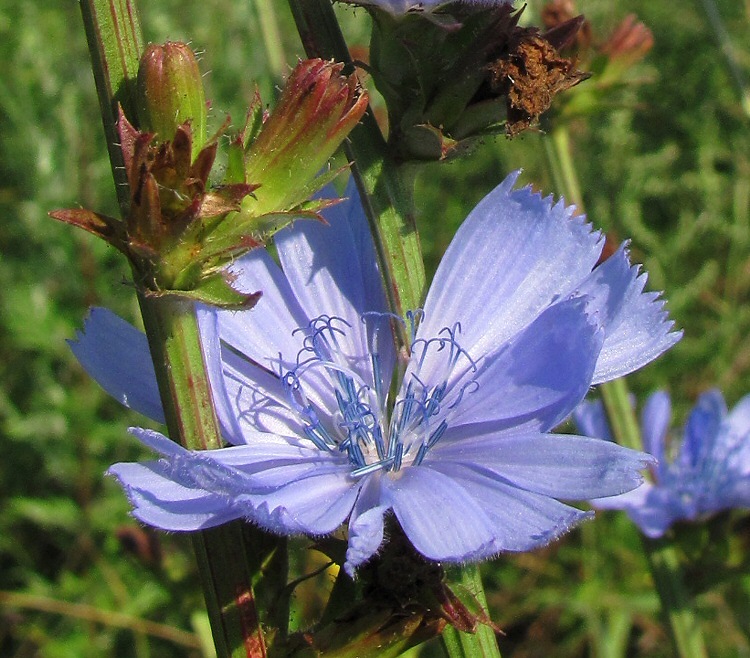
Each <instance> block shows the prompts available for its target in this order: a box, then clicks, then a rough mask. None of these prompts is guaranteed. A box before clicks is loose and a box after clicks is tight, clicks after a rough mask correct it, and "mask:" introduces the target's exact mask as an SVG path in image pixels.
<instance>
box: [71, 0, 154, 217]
mask: <svg viewBox="0 0 750 658" xmlns="http://www.w3.org/2000/svg"><path fill="white" fill-rule="evenodd" d="M81 15H82V16H83V27H84V29H85V30H86V40H87V41H88V46H89V53H90V54H91V67H92V70H93V72H94V82H95V83H96V92H97V95H98V97H99V108H100V110H101V115H102V122H103V123H104V135H105V137H106V139H107V150H108V151H109V159H110V162H111V163H112V175H113V177H114V180H115V193H116V194H117V201H118V203H119V204H120V212H121V213H122V214H123V215H126V214H127V212H128V209H129V206H130V193H129V191H128V180H127V177H126V174H125V163H124V161H123V158H122V151H121V150H120V147H119V143H120V138H119V136H118V134H117V106H118V105H120V106H122V109H123V111H124V112H125V114H126V115H128V116H129V117H135V116H136V107H137V103H136V96H135V94H136V77H137V75H138V62H139V60H140V57H141V52H142V51H143V38H142V36H141V26H140V21H139V20H138V10H137V8H136V6H135V2H134V0H81Z"/></svg>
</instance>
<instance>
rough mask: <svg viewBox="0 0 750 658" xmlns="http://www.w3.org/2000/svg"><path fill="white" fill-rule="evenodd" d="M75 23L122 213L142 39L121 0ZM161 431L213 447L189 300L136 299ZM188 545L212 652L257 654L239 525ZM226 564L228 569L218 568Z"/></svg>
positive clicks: (90, 5) (98, 4) (261, 650)
mask: <svg viewBox="0 0 750 658" xmlns="http://www.w3.org/2000/svg"><path fill="white" fill-rule="evenodd" d="M81 11H82V14H83V21H84V25H85V27H86V35H87V38H88V43H89V50H90V52H91V55H92V65H93V69H94V77H95V80H96V86H97V92H98V94H99V100H100V107H101V111H102V118H103V122H104V127H105V135H106V139H107V148H108V150H109V153H110V158H111V164H112V171H113V176H114V179H115V188H116V190H117V193H118V200H119V202H120V208H121V210H122V213H123V216H128V214H129V212H130V203H131V194H130V190H129V186H128V177H127V172H126V169H125V166H124V164H125V163H124V159H123V152H122V150H121V149H120V147H119V141H120V140H119V138H118V132H117V121H118V117H117V110H116V108H117V106H118V104H119V106H120V107H123V108H124V109H125V111H126V112H131V116H135V115H136V108H137V103H136V100H135V99H136V91H135V83H136V76H137V70H138V63H139V58H140V54H141V52H140V51H141V49H142V39H141V36H140V28H139V23H138V14H137V9H136V7H135V4H134V3H133V2H131V1H129V0H122V1H116V0H84V1H83V2H81ZM140 302H141V310H142V313H143V319H144V324H145V327H146V331H147V334H148V338H149V345H150V348H151V351H152V357H153V361H154V367H155V370H156V373H157V379H158V382H159V388H160V392H161V397H162V405H163V407H164V411H165V416H166V419H167V425H168V429H169V434H170V436H171V437H172V438H173V440H175V441H178V442H180V443H182V444H183V445H185V446H190V447H193V448H200V449H206V448H215V447H219V446H220V445H221V443H222V442H221V438H220V432H219V428H218V421H217V419H216V414H215V412H214V409H213V404H212V399H211V391H210V387H209V383H208V376H207V374H206V370H205V366H204V362H203V354H202V347H201V344H200V341H199V334H198V327H197V318H196V316H195V311H194V308H193V305H192V303H190V302H187V301H184V300H182V299H178V298H146V296H144V295H141V296H140ZM194 547H195V551H196V556H197V558H198V567H199V570H200V574H201V580H202V583H203V587H204V593H205V596H206V605H207V608H208V614H209V619H210V621H211V627H212V632H213V636H214V642H215V644H216V650H217V655H218V656H220V657H221V658H224V657H230V656H231V657H232V658H239V657H241V656H245V657H250V656H253V657H255V656H264V655H265V645H264V639H263V635H262V632H261V629H260V623H259V619H258V614H257V611H256V609H255V603H254V595H253V589H252V574H251V572H250V571H251V570H250V568H249V567H248V563H247V560H246V559H243V554H245V553H247V551H248V549H247V548H246V547H245V546H244V544H243V539H242V534H241V532H240V528H239V524H238V523H234V524H229V525H226V526H223V527H220V528H217V529H214V530H211V531H204V532H201V533H196V535H195V537H194ZM227 564H232V565H233V568H232V569H227V568H226V565H227Z"/></svg>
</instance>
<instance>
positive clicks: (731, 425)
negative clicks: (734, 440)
mask: <svg viewBox="0 0 750 658" xmlns="http://www.w3.org/2000/svg"><path fill="white" fill-rule="evenodd" d="M725 423H726V425H727V428H728V430H729V431H730V432H731V433H732V434H733V435H735V436H738V437H746V436H747V434H748V432H750V395H746V396H745V397H743V398H742V399H741V400H740V401H739V402H738V403H737V404H735V405H734V407H732V411H731V412H730V413H729V414H728V415H727V417H726V420H725ZM746 442H747V443H748V444H750V440H747V439H746Z"/></svg>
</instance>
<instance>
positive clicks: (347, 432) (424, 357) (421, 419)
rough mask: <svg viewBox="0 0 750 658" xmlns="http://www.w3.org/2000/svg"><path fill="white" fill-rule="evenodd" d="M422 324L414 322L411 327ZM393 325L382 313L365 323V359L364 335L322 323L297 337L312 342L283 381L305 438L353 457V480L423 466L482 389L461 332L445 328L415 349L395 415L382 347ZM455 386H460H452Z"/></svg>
mask: <svg viewBox="0 0 750 658" xmlns="http://www.w3.org/2000/svg"><path fill="white" fill-rule="evenodd" d="M418 317H419V315H417V316H415V315H411V314H410V315H409V316H408V318H409V320H410V321H411V322H412V325H413V324H414V321H415V318H418ZM392 319H393V316H391V315H389V314H381V313H368V314H366V315H365V316H363V317H362V322H363V323H364V324H365V325H366V328H367V330H366V332H365V334H366V335H367V336H368V339H367V342H369V345H362V346H361V348H362V349H361V350H359V352H360V353H359V354H358V353H357V351H358V347H357V346H356V345H354V343H356V341H357V335H356V334H353V335H348V333H347V329H351V325H349V324H348V323H347V322H346V321H345V320H343V319H341V318H336V317H329V316H320V317H318V318H315V319H314V320H312V321H311V322H310V323H309V325H308V326H307V327H304V328H300V329H298V330H297V331H299V332H303V333H304V334H305V338H304V341H303V347H302V349H301V350H300V351H299V353H298V355H297V360H296V363H297V365H296V366H295V367H294V368H293V369H291V370H289V371H287V372H286V373H282V376H281V381H282V384H283V386H284V388H285V390H286V392H287V395H288V397H289V401H290V404H291V407H292V408H293V409H294V410H295V412H296V414H297V416H298V418H299V420H300V422H301V424H302V427H303V431H304V433H305V436H306V437H307V438H308V439H309V440H310V441H312V443H313V444H314V445H315V446H316V447H317V448H318V449H319V450H324V451H327V452H340V453H344V454H346V456H347V457H348V460H349V462H350V464H351V466H352V471H351V476H352V477H354V478H358V477H362V476H364V475H367V474H368V473H373V472H375V471H378V470H381V469H382V470H385V471H390V472H397V471H399V470H400V469H401V468H402V467H403V466H411V465H413V466H417V465H419V464H420V463H421V462H422V461H423V460H424V458H425V456H426V455H427V453H428V452H429V450H430V448H432V447H433V446H434V445H435V444H436V443H437V442H438V441H439V440H440V438H441V437H442V436H443V434H444V433H445V431H446V430H447V429H448V421H447V419H446V416H447V414H448V412H449V411H450V410H451V409H453V408H454V407H455V406H456V405H458V404H459V403H460V402H461V399H462V398H463V396H464V394H465V393H466V392H468V391H471V390H475V389H476V387H477V386H478V385H477V383H476V381H475V380H474V379H473V376H472V375H473V373H474V372H475V371H476V364H475V363H474V361H473V360H472V359H471V357H470V356H469V355H468V354H467V353H466V351H465V350H464V349H462V348H461V346H460V345H459V343H458V340H457V336H458V335H459V333H460V326H459V325H456V326H454V327H453V328H452V329H451V328H447V327H446V328H444V329H443V330H442V331H441V332H440V333H439V335H438V336H436V337H434V338H431V339H423V338H420V339H416V340H413V341H412V355H411V358H410V361H409V363H408V366H407V369H406V374H405V376H404V381H403V382H402V383H401V392H400V393H399V395H398V396H397V398H396V401H395V403H394V404H393V407H392V410H391V411H390V413H389V412H388V406H387V404H388V389H389V386H388V383H389V381H390V376H391V371H392V369H393V363H392V362H390V361H389V360H387V359H382V358H381V354H380V352H379V350H378V345H379V344H380V342H379V341H380V340H381V339H382V332H383V331H384V328H385V330H386V331H387V336H388V339H389V340H392V332H391V328H390V324H389V323H390V321H391V320H392ZM399 321H400V318H399ZM412 333H414V331H413V327H412ZM347 339H352V340H347ZM348 352H349V353H348ZM352 352H353V353H352ZM456 373H459V374H458V376H455V375H456ZM467 374H468V376H467ZM452 380H456V381H457V382H458V383H457V384H456V385H453V386H451V385H449V382H450V381H452ZM433 382H436V383H433ZM314 392H316V393H318V396H317V397H318V400H319V402H318V403H317V404H316V403H315V402H313V400H312V398H313V393H314ZM331 392H332V393H333V396H331ZM334 400H335V406H334V404H333V403H334ZM321 406H322V407H323V409H325V411H324V410H323V409H322V408H321Z"/></svg>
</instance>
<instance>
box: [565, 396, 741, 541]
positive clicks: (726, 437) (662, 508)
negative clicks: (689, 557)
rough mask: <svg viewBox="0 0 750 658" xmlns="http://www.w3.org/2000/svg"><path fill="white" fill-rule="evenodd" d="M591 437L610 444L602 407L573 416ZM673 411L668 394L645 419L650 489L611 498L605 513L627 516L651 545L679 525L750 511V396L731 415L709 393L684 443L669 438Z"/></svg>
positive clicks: (649, 406) (653, 402)
mask: <svg viewBox="0 0 750 658" xmlns="http://www.w3.org/2000/svg"><path fill="white" fill-rule="evenodd" d="M575 420H576V423H577V425H578V427H579V429H580V430H581V431H582V432H583V433H584V434H586V435H588V436H599V437H602V438H610V436H611V433H610V431H609V426H608V424H607V419H606V415H605V413H604V408H603V406H602V404H601V402H599V401H593V402H584V403H583V404H582V405H581V406H579V408H578V409H577V410H576V412H575ZM670 422H671V404H670V399H669V395H668V394H667V393H666V392H665V391H658V392H656V393H654V394H653V395H652V396H651V397H649V399H648V401H647V402H646V405H645V406H644V409H643V414H642V417H641V429H642V433H643V445H644V449H645V450H646V451H647V452H650V453H651V454H652V455H653V456H654V457H656V458H657V460H658V463H657V464H656V465H655V466H654V467H652V475H653V481H652V482H644V483H643V484H642V485H641V486H640V487H638V488H637V489H634V490H633V491H629V492H627V493H624V494H621V495H619V496H613V497H611V498H600V499H597V500H594V501H592V502H593V504H594V505H595V506H596V507H598V508H600V509H619V510H625V511H626V512H627V513H628V516H629V517H630V518H631V519H632V520H633V522H634V523H635V524H636V525H637V526H638V527H639V528H640V529H641V531H642V532H643V533H644V534H645V535H646V536H648V537H652V538H656V537H661V536H662V535H664V534H665V533H666V532H667V530H669V528H670V527H671V526H672V524H674V523H675V522H676V521H695V520H697V519H700V518H702V517H706V516H709V515H711V514H715V513H716V512H719V511H721V510H726V509H732V508H736V507H750V396H746V397H744V398H743V399H742V400H740V401H739V402H738V403H737V405H736V406H735V407H734V409H732V411H731V412H728V411H727V406H726V403H725V402H724V397H723V396H722V394H721V393H720V392H719V391H718V390H711V391H708V392H707V393H704V394H703V395H701V396H700V398H699V399H698V402H697V404H696V405H695V407H694V409H693V410H692V412H691V413H690V416H689V417H688V421H687V423H686V424H685V427H684V429H683V430H682V433H681V441H680V440H679V439H678V438H677V437H676V436H674V435H673V436H671V439H672V440H670Z"/></svg>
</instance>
